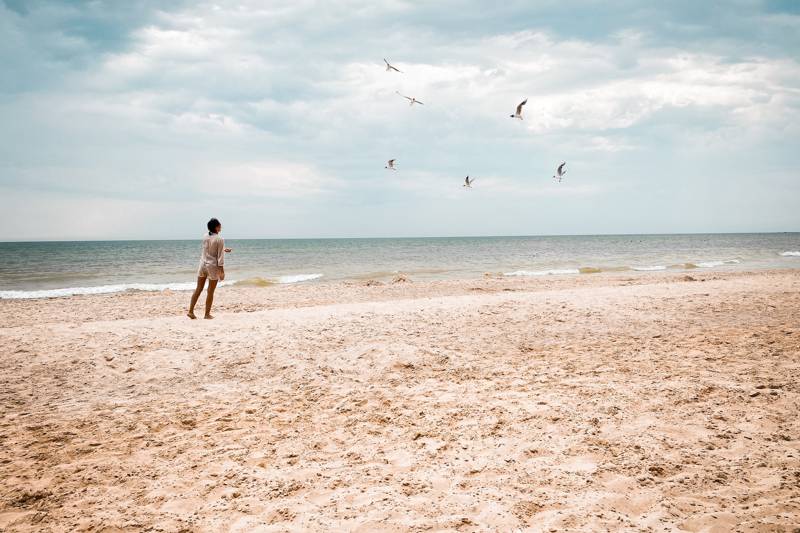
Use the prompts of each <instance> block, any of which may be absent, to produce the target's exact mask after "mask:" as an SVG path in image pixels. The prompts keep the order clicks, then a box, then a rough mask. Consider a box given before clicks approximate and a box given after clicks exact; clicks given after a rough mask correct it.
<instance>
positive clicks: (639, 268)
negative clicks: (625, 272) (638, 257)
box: [631, 265, 667, 272]
mask: <svg viewBox="0 0 800 533" xmlns="http://www.w3.org/2000/svg"><path fill="white" fill-rule="evenodd" d="M631 268H632V269H633V270H636V271H639V272H651V271H655V270H666V269H667V267H665V266H664V265H653V266H637V267H631Z"/></svg>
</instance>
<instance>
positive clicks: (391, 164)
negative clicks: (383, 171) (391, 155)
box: [384, 159, 397, 170]
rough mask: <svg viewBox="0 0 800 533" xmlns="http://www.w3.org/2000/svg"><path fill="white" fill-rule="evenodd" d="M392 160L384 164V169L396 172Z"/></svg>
mask: <svg viewBox="0 0 800 533" xmlns="http://www.w3.org/2000/svg"><path fill="white" fill-rule="evenodd" d="M394 161H395V160H394V159H390V160H388V161H387V162H386V166H385V167H384V168H388V169H389V170H397V169H396V168H394Z"/></svg>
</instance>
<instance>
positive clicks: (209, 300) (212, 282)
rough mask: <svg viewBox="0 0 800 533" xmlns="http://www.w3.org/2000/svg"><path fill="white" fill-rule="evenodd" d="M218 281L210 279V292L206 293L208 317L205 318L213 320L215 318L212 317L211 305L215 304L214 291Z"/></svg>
mask: <svg viewBox="0 0 800 533" xmlns="http://www.w3.org/2000/svg"><path fill="white" fill-rule="evenodd" d="M217 283H219V282H218V281H217V280H214V279H210V280H208V290H207V291H206V316H204V317H203V318H206V319H209V320H210V319H212V318H214V317H213V316H211V304H213V303H214V290H216V288H217Z"/></svg>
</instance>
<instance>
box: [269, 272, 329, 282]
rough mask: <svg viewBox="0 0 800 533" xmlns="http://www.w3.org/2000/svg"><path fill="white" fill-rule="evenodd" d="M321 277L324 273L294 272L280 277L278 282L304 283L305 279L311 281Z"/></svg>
mask: <svg viewBox="0 0 800 533" xmlns="http://www.w3.org/2000/svg"><path fill="white" fill-rule="evenodd" d="M321 277H322V274H294V275H291V276H281V277H279V278H278V283H302V282H303V281H311V280H314V279H319V278H321Z"/></svg>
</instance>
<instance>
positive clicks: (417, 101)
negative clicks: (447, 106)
mask: <svg viewBox="0 0 800 533" xmlns="http://www.w3.org/2000/svg"><path fill="white" fill-rule="evenodd" d="M414 102H416V103H418V104H419V105H425V104H423V103H422V102H420V101H419V100H414Z"/></svg>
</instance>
